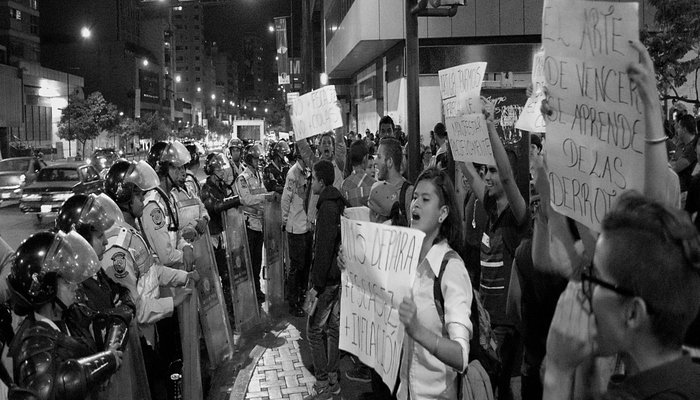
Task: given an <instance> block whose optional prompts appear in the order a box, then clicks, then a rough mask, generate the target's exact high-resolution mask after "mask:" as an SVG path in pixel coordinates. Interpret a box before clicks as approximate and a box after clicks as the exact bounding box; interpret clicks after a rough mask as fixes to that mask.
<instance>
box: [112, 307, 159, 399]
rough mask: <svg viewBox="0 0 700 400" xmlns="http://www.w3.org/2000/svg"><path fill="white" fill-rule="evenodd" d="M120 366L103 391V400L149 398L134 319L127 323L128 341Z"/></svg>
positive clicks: (149, 393) (149, 391)
mask: <svg viewBox="0 0 700 400" xmlns="http://www.w3.org/2000/svg"><path fill="white" fill-rule="evenodd" d="M122 364H123V366H122V368H119V370H117V372H116V373H115V374H114V376H113V377H112V379H111V380H110V383H109V386H107V390H105V391H103V392H102V393H103V394H104V397H100V398H103V399H105V400H150V399H151V390H150V389H149V386H148V377H147V376H146V366H145V364H144V361H143V353H142V352H141V341H140V339H139V333H138V328H137V326H136V319H135V318H134V319H133V320H131V324H130V325H129V341H128V343H127V345H126V349H124V354H123V356H122Z"/></svg>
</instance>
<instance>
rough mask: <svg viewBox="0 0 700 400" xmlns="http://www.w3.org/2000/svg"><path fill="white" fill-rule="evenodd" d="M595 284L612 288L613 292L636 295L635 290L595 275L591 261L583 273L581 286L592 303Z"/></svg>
mask: <svg viewBox="0 0 700 400" xmlns="http://www.w3.org/2000/svg"><path fill="white" fill-rule="evenodd" d="M593 285H598V286H601V287H604V288H605V289H608V290H612V291H613V292H615V293H617V294H620V295H623V296H627V297H636V295H635V294H634V292H633V291H632V290H630V289H626V288H623V287H621V286H619V285H615V284H613V283H609V282H605V281H604V280H602V279H599V278H597V277H596V276H595V268H594V266H593V263H592V262H591V264H590V265H589V266H587V267H586V268H585V269H584V270H583V272H582V273H581V288H582V289H583V294H584V296H586V298H587V299H588V302H589V304H592V302H593Z"/></svg>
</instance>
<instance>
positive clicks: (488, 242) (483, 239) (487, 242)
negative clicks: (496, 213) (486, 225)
mask: <svg viewBox="0 0 700 400" xmlns="http://www.w3.org/2000/svg"><path fill="white" fill-rule="evenodd" d="M481 243H483V245H484V246H486V247H488V248H489V249H490V248H491V238H489V235H487V234H486V232H484V234H483V236H481Z"/></svg>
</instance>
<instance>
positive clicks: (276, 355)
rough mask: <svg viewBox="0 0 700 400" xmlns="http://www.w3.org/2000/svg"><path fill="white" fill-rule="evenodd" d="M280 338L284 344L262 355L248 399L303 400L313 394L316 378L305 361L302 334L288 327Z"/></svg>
mask: <svg viewBox="0 0 700 400" xmlns="http://www.w3.org/2000/svg"><path fill="white" fill-rule="evenodd" d="M277 337H278V338H280V339H284V340H285V343H284V344H283V345H281V346H279V347H275V348H269V349H266V350H265V352H264V353H263V354H262V356H261V357H260V359H259V360H258V362H257V365H256V366H255V369H254V370H253V374H252V376H251V379H250V382H249V383H248V387H247V392H246V395H245V398H246V399H290V400H301V399H302V398H304V397H305V396H306V395H308V394H309V393H310V392H311V388H312V387H313V384H314V383H315V382H316V378H314V376H313V375H312V374H311V373H310V372H309V370H308V369H306V368H305V367H304V364H303V362H302V359H301V353H300V350H299V340H300V339H301V336H300V333H299V331H298V330H297V329H296V327H294V325H292V324H287V326H286V327H285V329H284V330H283V331H281V332H280V333H279V334H278V336H277Z"/></svg>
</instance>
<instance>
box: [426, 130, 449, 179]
mask: <svg viewBox="0 0 700 400" xmlns="http://www.w3.org/2000/svg"><path fill="white" fill-rule="evenodd" d="M433 132H434V134H435V141H436V143H437V147H438V149H437V153H435V155H434V156H433V158H432V159H431V160H430V166H431V167H438V168H440V169H447V158H448V156H449V154H448V153H447V152H448V149H447V129H446V128H445V124H443V123H442V122H438V123H437V124H435V127H434V128H433Z"/></svg>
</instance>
